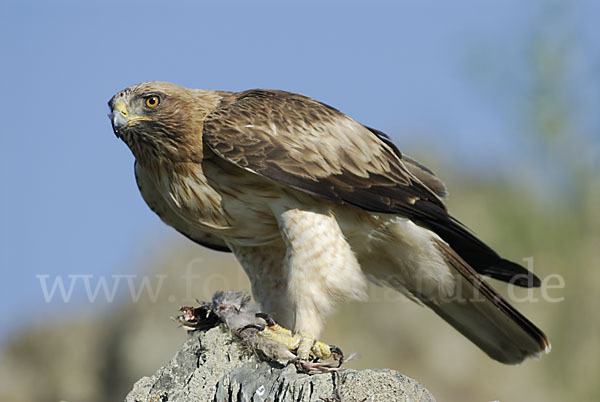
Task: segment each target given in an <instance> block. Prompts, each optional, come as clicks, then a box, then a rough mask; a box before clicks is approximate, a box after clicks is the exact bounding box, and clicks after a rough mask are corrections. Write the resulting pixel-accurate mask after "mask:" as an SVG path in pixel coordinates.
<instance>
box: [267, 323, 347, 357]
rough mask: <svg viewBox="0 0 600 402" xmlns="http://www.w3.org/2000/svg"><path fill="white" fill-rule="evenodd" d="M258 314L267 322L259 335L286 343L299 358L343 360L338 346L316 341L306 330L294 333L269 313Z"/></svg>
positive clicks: (282, 343)
mask: <svg viewBox="0 0 600 402" xmlns="http://www.w3.org/2000/svg"><path fill="white" fill-rule="evenodd" d="M256 316H257V317H259V318H262V319H263V320H265V322H266V323H267V325H266V326H265V327H264V328H260V330H259V332H258V335H259V336H260V337H262V338H265V339H268V340H270V341H273V342H277V343H279V344H281V345H284V346H285V347H286V348H287V349H288V350H289V351H292V352H295V354H296V356H297V357H298V359H300V360H306V361H308V360H310V359H312V360H314V359H319V360H326V359H329V358H330V357H333V358H334V359H335V360H336V361H340V362H341V359H342V351H341V350H340V349H339V348H338V347H337V346H331V345H328V344H326V343H324V342H320V341H315V339H314V338H313V337H312V335H310V334H307V333H305V332H295V333H293V332H292V331H290V330H289V329H286V328H283V327H282V326H281V325H279V324H277V323H276V322H275V320H273V318H272V317H271V316H269V315H268V314H264V313H257V314H256Z"/></svg>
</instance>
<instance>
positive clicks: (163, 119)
mask: <svg viewBox="0 0 600 402" xmlns="http://www.w3.org/2000/svg"><path fill="white" fill-rule="evenodd" d="M108 105H109V107H110V110H111V113H110V115H109V117H110V118H111V121H112V126H113V130H114V132H115V134H116V135H117V137H119V138H120V139H122V140H123V141H124V142H125V143H126V144H127V145H128V146H129V148H130V149H131V151H132V153H133V155H134V156H135V159H136V162H135V177H136V180H137V184H138V186H139V189H140V192H141V194H142V197H143V198H144V200H145V201H146V203H147V204H148V206H149V207H150V208H151V209H152V210H153V211H154V212H155V213H156V214H157V215H158V216H159V217H160V218H161V219H162V220H163V221H164V222H165V223H167V224H168V225H170V226H172V227H173V228H175V229H176V230H177V231H179V232H181V233H182V234H183V235H185V236H186V237H188V238H190V239H191V240H193V241H194V242H196V243H199V244H201V245H203V246H205V247H209V248H212V249H215V250H221V251H230V252H232V253H233V254H234V255H235V257H236V258H237V260H238V261H239V262H240V264H241V265H242V267H243V268H244V270H245V271H246V273H247V274H248V277H249V278H250V282H251V285H252V293H253V296H254V298H255V299H256V300H257V301H258V302H259V303H260V304H261V306H262V310H263V311H265V312H268V313H270V314H272V316H273V317H274V318H275V319H276V320H277V322H279V323H281V324H282V325H283V326H285V327H287V328H290V329H291V331H286V330H284V329H282V328H280V327H279V328H278V329H277V328H276V329H273V328H275V326H271V327H269V328H270V329H271V330H273V331H275V332H277V331H279V334H274V335H273V339H275V338H278V339H283V338H284V337H285V336H287V337H288V338H289V339H292V340H295V341H289V346H290V349H291V348H295V349H297V354H298V356H299V357H300V358H302V359H307V358H309V356H311V355H312V356H316V357H327V354H328V351H327V350H324V349H325V348H321V349H320V348H319V347H318V345H320V343H319V342H316V341H315V339H317V338H318V336H319V334H320V332H321V330H322V328H323V325H324V319H325V316H326V315H327V314H328V313H329V312H330V311H331V310H332V307H333V304H334V302H335V301H338V300H348V299H364V298H365V287H366V284H367V281H368V280H372V281H374V282H376V283H379V284H382V285H385V286H389V287H392V288H394V289H396V290H397V291H399V292H401V293H403V294H405V295H406V296H407V297H409V298H411V299H412V300H414V301H416V302H419V303H422V304H424V305H426V306H427V307H429V308H431V309H432V310H433V311H434V312H435V313H436V314H438V315H439V316H440V317H442V318H443V319H444V320H446V321H447V322H448V323H449V324H450V325H452V326H453V327H454V328H456V329H457V330H458V331H460V332H461V333H462V334H463V335H464V336H466V337H467V338H468V339H470V340H471V341H472V342H473V343H475V344H476V345H477V346H478V347H479V348H481V349H482V350H483V351H484V352H485V353H487V354H488V355H489V356H490V357H491V358H493V359H495V360H498V361H500V362H502V363H507V364H514V363H519V362H521V361H523V359H525V358H527V357H530V356H538V355H540V354H541V353H543V352H548V351H549V350H550V343H549V341H548V339H547V337H546V336H545V335H544V333H543V332H542V331H541V330H540V329H538V328H537V327H536V326H535V325H534V324H533V323H531V322H530V321H529V320H528V319H527V318H525V317H524V316H523V315H522V314H520V313H519V312H518V311H517V310H516V309H515V308H514V307H512V306H511V305H510V304H508V302H507V301H506V300H504V299H503V298H502V297H501V296H500V295H498V293H496V292H495V291H494V289H492V287H491V286H490V285H489V284H488V283H487V282H486V281H485V280H483V279H482V277H481V275H485V276H489V277H492V278H495V279H499V280H502V281H506V282H510V283H512V284H514V285H517V286H524V287H537V286H540V280H539V279H538V278H537V277H536V276H535V275H534V274H533V273H531V272H529V271H527V270H526V269H525V268H523V267H522V266H520V265H518V264H516V263H513V262H511V261H508V260H505V259H503V258H501V257H500V256H499V255H498V254H497V253H496V252H494V251H493V250H492V249H491V248H490V247H488V246H487V245H486V244H484V243H483V242H482V241H481V240H479V239H477V238H476V237H475V236H474V235H473V234H472V233H471V232H470V231H468V230H467V229H466V228H465V227H464V226H463V225H461V224H460V223H459V222H458V221H457V220H456V219H454V218H453V217H452V216H451V215H449V214H448V211H447V209H446V206H445V205H444V202H443V198H444V196H445V194H446V188H445V186H444V184H443V183H442V182H441V181H440V180H439V179H438V178H437V177H436V176H435V175H434V174H433V172H432V171H431V170H429V169H428V168H426V167H425V166H423V165H421V164H420V163H418V162H417V161H415V160H413V159H411V158H408V157H407V156H406V155H403V154H401V153H400V151H399V150H398V149H397V148H396V146H395V145H394V144H393V143H392V142H391V141H390V139H389V138H388V136H387V135H385V134H384V133H382V132H380V131H378V130H375V129H372V128H369V127H366V126H364V125H362V124H360V123H357V122H356V121H354V120H353V119H351V118H350V117H348V116H346V115H345V114H343V113H342V112H340V111H338V110H337V109H335V108H333V107H331V106H328V105H326V104H324V103H321V102H318V101H316V100H314V99H311V98H308V97H305V96H302V95H298V94H294V93H290V92H284V91H275V90H262V89H254V90H248V91H244V92H225V91H213V90H199V89H187V88H183V87H180V86H177V85H174V84H170V83H166V82H146V83H142V84H138V85H134V86H132V87H129V88H127V89H124V90H123V91H120V92H119V93H117V94H116V95H115V96H114V97H113V98H112V99H111V100H110V101H109V103H108Z"/></svg>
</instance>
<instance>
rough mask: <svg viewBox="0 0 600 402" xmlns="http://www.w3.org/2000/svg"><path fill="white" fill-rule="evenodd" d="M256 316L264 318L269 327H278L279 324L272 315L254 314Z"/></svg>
mask: <svg viewBox="0 0 600 402" xmlns="http://www.w3.org/2000/svg"><path fill="white" fill-rule="evenodd" d="M254 316H255V317H256V318H262V319H263V320H265V321H266V323H267V325H268V326H269V327H273V326H275V325H277V323H276V322H275V320H274V319H273V317H272V316H271V314H267V313H256V314H254Z"/></svg>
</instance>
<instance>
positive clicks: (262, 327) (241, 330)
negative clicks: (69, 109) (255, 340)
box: [240, 324, 265, 332]
mask: <svg viewBox="0 0 600 402" xmlns="http://www.w3.org/2000/svg"><path fill="white" fill-rule="evenodd" d="M247 329H256V330H257V331H259V332H262V331H264V330H265V326H264V325H260V324H248V325H246V326H245V327H244V328H242V329H240V332H243V331H245V330H247Z"/></svg>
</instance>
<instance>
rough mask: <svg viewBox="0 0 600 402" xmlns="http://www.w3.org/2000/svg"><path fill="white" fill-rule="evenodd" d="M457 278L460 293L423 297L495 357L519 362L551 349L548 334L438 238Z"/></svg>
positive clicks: (503, 361) (432, 307)
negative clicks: (438, 297)
mask: <svg viewBox="0 0 600 402" xmlns="http://www.w3.org/2000/svg"><path fill="white" fill-rule="evenodd" d="M436 243H437V245H438V248H439V250H440V251H441V252H442V254H443V256H444V258H445V259H446V261H447V262H448V265H449V266H450V267H451V268H453V270H454V274H455V277H456V279H457V291H458V293H457V295H455V296H456V297H453V298H448V299H446V300H445V299H444V298H440V299H439V300H432V299H422V301H423V303H424V304H426V305H427V306H428V307H430V308H431V309H432V310H433V311H435V312H436V313H437V314H438V315H439V316H440V317H442V318H443V319H444V320H446V321H447V322H448V323H449V324H450V325H452V326H453V327H454V328H456V329H457V330H458V331H460V332H461V333H462V334H463V335H464V336H466V337H467V338H468V339H469V340H471V341H472V342H473V343H474V344H476V345H477V346H478V347H479V348H481V349H482V350H483V351H484V352H485V353H487V354H488V355H489V356H490V357H491V358H493V359H495V360H497V361H499V362H501V363H505V364H517V363H520V362H522V361H523V360H524V359H526V358H528V357H539V356H540V355H541V354H542V353H548V352H549V351H550V342H549V340H548V338H547V337H546V335H545V334H544V333H543V332H542V331H541V330H540V329H539V328H538V327H536V326H535V325H534V324H533V323H532V322H531V321H529V320H528V319H527V318H526V317H525V316H523V315H522V314H521V313H519V312H518V311H517V310H516V309H515V308H514V307H512V306H511V305H510V304H509V303H508V302H507V301H506V300H504V299H503V298H502V297H501V296H500V295H499V294H498V293H497V292H496V291H494V289H492V287H491V286H490V285H489V284H488V283H487V282H485V281H484V280H483V279H482V278H481V277H480V276H479V275H478V274H477V273H476V272H475V271H474V270H473V268H471V267H470V266H469V265H468V264H467V263H465V261H464V260H462V259H461V258H460V257H459V256H458V255H457V254H456V253H455V252H454V251H453V250H452V249H451V248H450V247H449V246H448V245H447V244H446V243H444V242H442V241H436Z"/></svg>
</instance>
